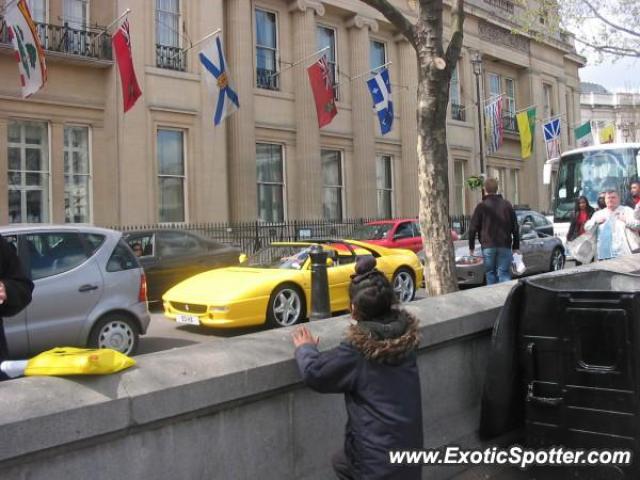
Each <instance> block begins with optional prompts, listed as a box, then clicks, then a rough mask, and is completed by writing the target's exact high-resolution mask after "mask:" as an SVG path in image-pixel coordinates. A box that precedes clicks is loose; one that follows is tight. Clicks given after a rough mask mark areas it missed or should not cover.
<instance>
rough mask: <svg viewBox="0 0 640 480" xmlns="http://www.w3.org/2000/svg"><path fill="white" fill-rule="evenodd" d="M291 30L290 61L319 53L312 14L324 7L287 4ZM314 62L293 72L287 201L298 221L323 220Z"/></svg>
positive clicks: (310, 1)
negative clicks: (290, 198)
mask: <svg viewBox="0 0 640 480" xmlns="http://www.w3.org/2000/svg"><path fill="white" fill-rule="evenodd" d="M289 11H290V12H291V20H292V29H293V58H292V61H293V62H298V61H300V60H302V59H303V58H305V57H307V56H308V55H311V54H312V53H313V52H315V51H316V50H318V48H317V43H316V22H315V15H320V16H322V15H324V6H323V5H322V4H321V3H320V2H317V1H314V0H295V1H293V2H291V3H290V5H289ZM315 60H316V59H309V61H306V62H302V63H300V64H299V65H297V66H296V67H294V68H293V69H292V72H290V73H289V75H292V76H293V88H294V91H295V97H296V100H295V115H296V155H295V157H296V158H295V159H289V161H288V170H289V173H290V174H291V175H290V178H293V179H295V182H296V191H295V192H293V193H294V194H295V196H296V201H295V202H290V203H289V207H290V212H291V213H292V215H291V216H295V217H296V218H298V219H316V218H321V217H322V200H323V198H322V160H321V158H320V130H319V129H318V118H317V115H316V107H315V102H314V99H313V92H312V91H311V86H310V84H309V76H308V74H307V66H308V65H309V64H310V63H312V62H313V61H315Z"/></svg>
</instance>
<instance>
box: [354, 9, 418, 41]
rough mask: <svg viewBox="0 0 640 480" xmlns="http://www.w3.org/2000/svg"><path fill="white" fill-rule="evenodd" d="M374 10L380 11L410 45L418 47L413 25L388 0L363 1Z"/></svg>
mask: <svg viewBox="0 0 640 480" xmlns="http://www.w3.org/2000/svg"><path fill="white" fill-rule="evenodd" d="M362 2H363V3H366V4H367V5H369V6H370V7H372V8H375V9H376V10H378V11H379V12H380V13H381V14H382V15H384V16H385V18H386V19H387V20H389V21H390V22H391V23H392V24H393V26H394V27H396V28H397V29H398V31H399V32H400V33H401V34H402V35H404V36H405V37H406V39H407V40H409V43H411V45H413V46H414V47H415V46H416V35H415V31H414V28H413V24H412V23H411V22H410V21H409V19H408V18H407V17H405V16H404V14H403V13H402V12H401V11H400V10H398V9H397V8H396V7H394V6H393V5H392V4H391V3H390V2H389V1H388V0H362Z"/></svg>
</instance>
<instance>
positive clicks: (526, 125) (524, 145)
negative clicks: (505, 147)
mask: <svg viewBox="0 0 640 480" xmlns="http://www.w3.org/2000/svg"><path fill="white" fill-rule="evenodd" d="M516 121H517V122H518V132H519V133H520V154H521V155H522V158H529V157H530V156H531V152H533V134H534V131H535V126H536V107H531V108H528V109H527V110H523V111H522V112H520V113H518V114H517V115H516Z"/></svg>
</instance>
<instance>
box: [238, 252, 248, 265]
mask: <svg viewBox="0 0 640 480" xmlns="http://www.w3.org/2000/svg"><path fill="white" fill-rule="evenodd" d="M247 260H249V257H248V256H247V254H246V253H241V254H240V256H239V257H238V263H246V262H247Z"/></svg>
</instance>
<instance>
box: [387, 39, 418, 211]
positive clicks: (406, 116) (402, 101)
mask: <svg viewBox="0 0 640 480" xmlns="http://www.w3.org/2000/svg"><path fill="white" fill-rule="evenodd" d="M395 41H396V42H397V43H398V63H399V65H398V69H397V71H398V72H399V77H398V83H399V84H400V85H401V86H400V87H398V88H396V91H397V92H398V93H397V94H396V98H398V99H399V105H400V141H401V143H402V145H401V149H402V159H401V161H400V172H398V175H397V176H399V177H401V178H402V191H401V192H397V193H396V195H397V199H398V210H399V212H398V213H399V214H400V215H401V216H409V217H410V216H417V215H418V202H419V195H418V123H417V121H416V112H417V108H418V96H417V83H418V63H417V59H416V51H415V50H414V48H413V46H412V45H411V44H410V43H409V42H408V41H407V39H406V38H405V37H404V35H398V36H396V37H395ZM392 90H393V87H392Z"/></svg>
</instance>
